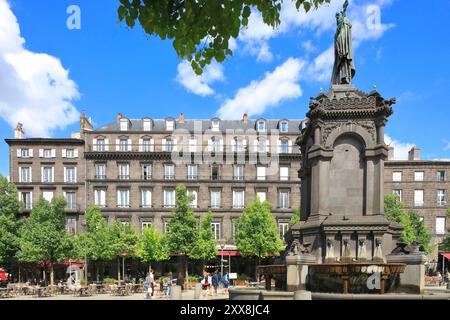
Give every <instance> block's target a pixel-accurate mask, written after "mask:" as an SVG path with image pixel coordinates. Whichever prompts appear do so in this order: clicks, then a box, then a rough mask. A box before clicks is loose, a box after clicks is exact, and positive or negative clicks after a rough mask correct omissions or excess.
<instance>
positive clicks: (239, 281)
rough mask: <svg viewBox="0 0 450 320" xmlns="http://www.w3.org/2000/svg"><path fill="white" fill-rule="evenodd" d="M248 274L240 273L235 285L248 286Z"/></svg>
mask: <svg viewBox="0 0 450 320" xmlns="http://www.w3.org/2000/svg"><path fill="white" fill-rule="evenodd" d="M247 280H248V276H247V275H246V274H244V273H242V274H238V276H237V279H236V280H235V281H234V285H235V286H246V285H247Z"/></svg>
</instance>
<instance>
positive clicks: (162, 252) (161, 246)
mask: <svg viewBox="0 0 450 320" xmlns="http://www.w3.org/2000/svg"><path fill="white" fill-rule="evenodd" d="M138 256H139V258H140V259H141V260H142V261H144V262H149V270H151V262H153V261H164V260H168V259H169V258H170V255H169V248H168V245H167V239H166V236H165V235H164V234H161V233H159V232H158V230H157V229H156V228H154V227H151V228H145V229H144V234H143V237H142V240H141V241H140V243H139V248H138Z"/></svg>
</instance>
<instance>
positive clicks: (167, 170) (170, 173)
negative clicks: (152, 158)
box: [164, 164, 175, 180]
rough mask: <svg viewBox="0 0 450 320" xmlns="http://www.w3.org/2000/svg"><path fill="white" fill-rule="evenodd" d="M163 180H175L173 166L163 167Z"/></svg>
mask: <svg viewBox="0 0 450 320" xmlns="http://www.w3.org/2000/svg"><path fill="white" fill-rule="evenodd" d="M164 179H166V180H174V179H175V166H174V165H173V164H166V165H164Z"/></svg>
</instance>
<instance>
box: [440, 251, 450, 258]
mask: <svg viewBox="0 0 450 320" xmlns="http://www.w3.org/2000/svg"><path fill="white" fill-rule="evenodd" d="M441 255H442V256H443V257H444V258H445V259H450V252H448V253H441Z"/></svg>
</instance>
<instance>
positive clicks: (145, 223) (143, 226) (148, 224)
mask: <svg viewBox="0 0 450 320" xmlns="http://www.w3.org/2000/svg"><path fill="white" fill-rule="evenodd" d="M151 227H152V223H151V222H150V221H143V222H141V231H142V233H144V230H145V229H147V228H151Z"/></svg>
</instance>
